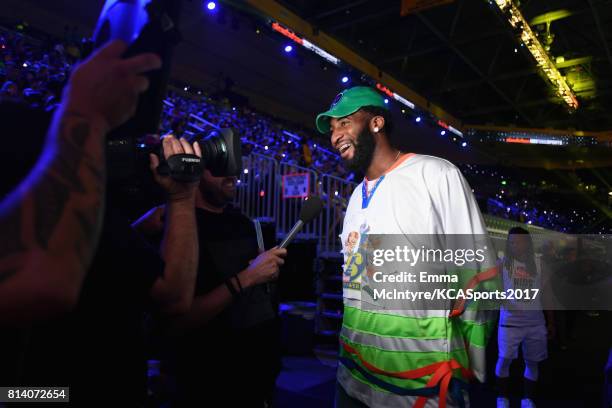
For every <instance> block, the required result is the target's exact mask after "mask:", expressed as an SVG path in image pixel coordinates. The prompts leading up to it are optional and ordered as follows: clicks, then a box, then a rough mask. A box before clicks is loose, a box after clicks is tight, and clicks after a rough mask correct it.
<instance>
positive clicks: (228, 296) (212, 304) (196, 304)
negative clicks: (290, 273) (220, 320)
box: [172, 248, 287, 330]
mask: <svg viewBox="0 0 612 408" xmlns="http://www.w3.org/2000/svg"><path fill="white" fill-rule="evenodd" d="M286 254H287V250H286V249H284V248H283V249H279V248H273V249H270V250H269V251H266V252H264V253H262V254H260V255H259V256H258V257H257V258H256V259H255V260H253V262H251V265H250V266H249V267H248V268H247V269H245V270H243V271H241V272H240V273H238V275H236V276H237V278H238V279H239V280H240V285H241V286H242V288H243V289H246V288H250V287H252V286H255V285H259V284H262V283H266V282H270V281H272V280H275V279H276V278H277V277H278V272H279V268H280V266H281V265H283V264H284V263H285V260H284V259H283V258H284V257H285V255H286ZM229 284H231V285H232V286H233V288H234V289H235V291H236V292H237V293H238V292H239V291H240V288H239V286H238V285H237V283H236V278H232V279H230V280H229ZM232 301H233V295H232V293H231V292H230V290H229V288H228V287H227V285H226V284H222V285H219V286H217V287H216V288H215V289H213V290H211V291H210V292H208V293H206V294H204V295H201V296H197V297H196V298H195V299H194V300H193V305H192V306H191V310H189V312H188V313H185V314H184V315H181V316H177V318H176V319H175V320H174V322H173V325H172V326H173V327H174V328H175V329H179V330H180V329H189V328H195V327H198V326H201V325H203V324H205V323H206V322H208V321H209V320H210V319H212V318H214V317H215V316H217V315H218V314H219V313H221V312H222V311H223V310H224V309H225V308H226V307H227V306H229V305H230V303H231V302H232Z"/></svg>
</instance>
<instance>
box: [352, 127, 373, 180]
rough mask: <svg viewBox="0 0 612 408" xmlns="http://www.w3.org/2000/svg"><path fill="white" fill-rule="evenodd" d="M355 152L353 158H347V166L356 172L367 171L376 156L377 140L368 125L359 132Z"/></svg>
mask: <svg viewBox="0 0 612 408" xmlns="http://www.w3.org/2000/svg"><path fill="white" fill-rule="evenodd" d="M353 146H354V147H353V148H354V149H355V153H354V154H353V158H352V159H348V160H345V164H346V167H347V168H348V169H349V170H351V171H355V172H360V173H365V172H366V170H367V169H368V167H370V164H371V163H372V157H374V148H375V147H376V142H375V141H374V136H373V135H372V133H370V129H368V128H367V127H366V128H365V129H363V130H362V131H361V133H359V136H358V137H357V140H356V143H355V144H353Z"/></svg>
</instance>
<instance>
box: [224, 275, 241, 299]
mask: <svg viewBox="0 0 612 408" xmlns="http://www.w3.org/2000/svg"><path fill="white" fill-rule="evenodd" d="M225 286H227V289H228V290H229V291H230V293H231V294H232V296H233V297H237V296H238V292H236V288H235V287H234V285H233V284H232V281H231V278H230V279H226V280H225Z"/></svg>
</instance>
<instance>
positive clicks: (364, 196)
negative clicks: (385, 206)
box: [361, 174, 385, 209]
mask: <svg viewBox="0 0 612 408" xmlns="http://www.w3.org/2000/svg"><path fill="white" fill-rule="evenodd" d="M384 178H385V175H384V174H383V175H382V176H380V178H379V179H378V181H377V182H376V184H374V188H372V191H371V192H370V195H369V196H368V180H367V179H364V180H363V184H362V185H361V209H365V208H368V205H369V204H370V201H371V200H372V197H374V193H375V192H376V189H377V188H378V186H379V185H380V183H381V182H382V181H383V180H384Z"/></svg>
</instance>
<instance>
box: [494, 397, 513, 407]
mask: <svg viewBox="0 0 612 408" xmlns="http://www.w3.org/2000/svg"><path fill="white" fill-rule="evenodd" d="M497 408H510V401H509V400H508V398H501V397H498V398H497Z"/></svg>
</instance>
